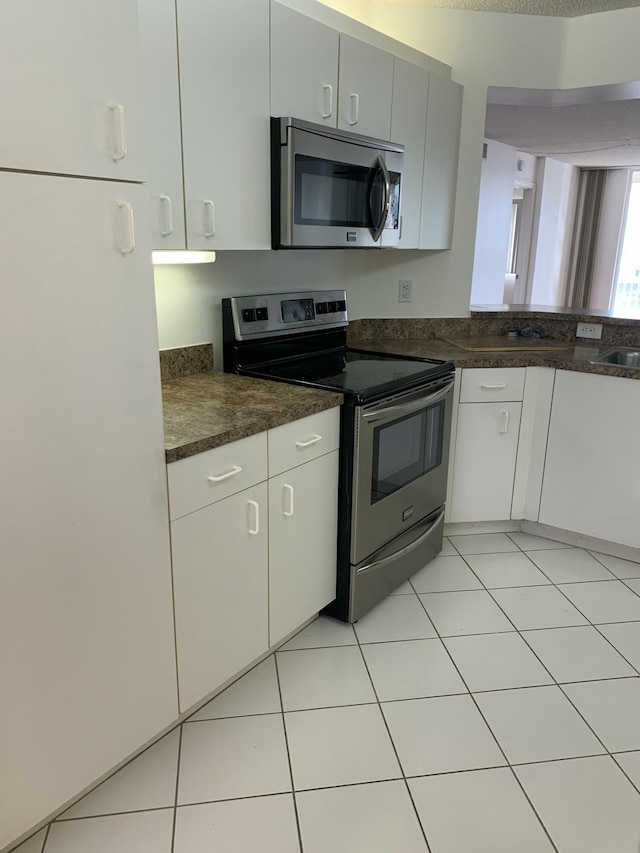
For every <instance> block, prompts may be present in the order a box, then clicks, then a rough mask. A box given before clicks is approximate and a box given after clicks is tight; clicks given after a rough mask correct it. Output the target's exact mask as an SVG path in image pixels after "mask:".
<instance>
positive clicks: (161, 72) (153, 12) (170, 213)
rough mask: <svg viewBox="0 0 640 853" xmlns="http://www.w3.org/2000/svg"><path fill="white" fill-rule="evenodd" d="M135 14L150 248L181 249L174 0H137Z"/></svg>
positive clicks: (178, 103) (182, 209) (183, 242)
mask: <svg viewBox="0 0 640 853" xmlns="http://www.w3.org/2000/svg"><path fill="white" fill-rule="evenodd" d="M138 16H139V20H140V50H141V54H142V95H143V106H142V114H143V117H144V120H145V130H146V137H147V138H146V151H147V162H148V170H149V189H150V191H151V192H150V194H151V232H152V235H153V238H152V240H153V248H154V249H184V248H185V247H186V242H185V231H184V199H183V191H182V140H181V135H180V93H179V91H178V52H177V48H176V8H175V2H174V0H138Z"/></svg>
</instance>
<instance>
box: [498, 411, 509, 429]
mask: <svg viewBox="0 0 640 853" xmlns="http://www.w3.org/2000/svg"><path fill="white" fill-rule="evenodd" d="M500 414H501V415H502V417H503V418H504V429H501V430H500V433H501V434H502V435H504V434H505V433H507V432H509V412H508V411H507V410H506V409H503V410H502V411H501V412H500Z"/></svg>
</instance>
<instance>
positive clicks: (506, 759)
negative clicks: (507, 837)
mask: <svg viewBox="0 0 640 853" xmlns="http://www.w3.org/2000/svg"><path fill="white" fill-rule="evenodd" d="M420 603H421V604H422V606H423V607H424V603H423V602H422V601H421V602H420ZM496 603H497V602H496ZM498 606H499V605H498ZM424 609H425V613H426V612H427V611H426V608H424ZM501 609H502V608H501ZM503 612H504V611H503ZM428 615H429V614H428V613H427V616H428ZM505 615H506V614H505ZM507 618H509V617H507ZM509 621H511V620H509ZM434 627H435V626H434ZM516 631H517V629H516ZM436 632H437V628H436ZM517 633H518V634H519V633H520V632H519V631H517ZM438 639H439V640H440V642H441V643H442V645H443V647H444V649H445V651H446V653H447V655H448V656H449V659H450V660H451V663H452V665H453V666H454V667H455V670H456V672H457V673H458V675H459V676H460V679H461V680H462V683H463V684H464V686H465V687H466V688H467V690H468V691H469V696H470V697H471V701H472V702H473V704H474V705H475V707H476V710H477V711H478V713H479V714H480V717H481V718H482V720H483V722H484V724H485V726H486V727H487V729H488V731H489V733H490V734H491V737H492V738H493V739H494V741H495V743H496V746H497V747H498V749H499V750H500V752H501V754H502V756H503V757H504V760H505V762H506V766H507V767H508V768H509V771H510V772H511V775H512V777H513V778H514V779H515V780H516V784H517V785H518V787H519V788H520V790H521V791H522V794H523V796H524V797H525V799H526V801H527V802H528V803H529V806H530V807H531V810H532V812H533V813H534V815H535V816H536V818H537V819H538V823H539V824H540V826H541V827H542V831H543V832H544V834H545V835H546V836H547V838H548V839H549V843H550V844H551V846H552V847H553V849H554V851H555V853H560V851H559V850H558V848H557V847H556V845H555V843H554V841H553V839H552V837H551V833H550V832H549V830H548V829H547V827H546V826H545V824H544V822H543V820H542V818H541V817H540V815H539V814H538V811H537V809H536V808H535V806H534V805H533V802H532V801H531V799H530V798H529V795H528V794H527V792H526V791H525V789H524V786H523V785H522V783H521V781H520V779H519V778H518V776H517V774H516V772H515V771H514V769H513V767H512V765H511V762H510V761H509V759H508V757H507V754H506V752H505V751H504V749H503V748H502V745H501V744H500V741H499V740H498V738H497V737H496V735H495V733H494V731H493V729H492V728H491V726H490V725H489V723H488V722H487V720H486V718H485V716H484V714H483V713H482V709H481V708H480V706H479V705H478V702H477V701H476V698H475V696H474V695H473V693H472V692H471V690H469V685H468V684H467V682H466V680H465V678H464V676H463V675H462V673H461V672H460V670H459V669H458V666H457V664H456V662H455V660H454V658H453V656H452V654H451V652H450V651H449V649H448V648H447V645H446V643H445V642H443V639H442V637H441V636H440V634H439V633H438ZM545 669H546V667H545Z"/></svg>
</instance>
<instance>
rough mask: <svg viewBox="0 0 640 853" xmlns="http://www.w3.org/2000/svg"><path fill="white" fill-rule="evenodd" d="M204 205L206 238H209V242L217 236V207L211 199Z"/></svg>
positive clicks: (206, 200) (205, 201)
mask: <svg viewBox="0 0 640 853" xmlns="http://www.w3.org/2000/svg"><path fill="white" fill-rule="evenodd" d="M203 204H204V236H205V237H206V238H207V240H210V239H211V238H212V237H215V236H216V206H215V204H214V203H213V202H212V201H211V199H210V198H207V199H205V200H204V202H203Z"/></svg>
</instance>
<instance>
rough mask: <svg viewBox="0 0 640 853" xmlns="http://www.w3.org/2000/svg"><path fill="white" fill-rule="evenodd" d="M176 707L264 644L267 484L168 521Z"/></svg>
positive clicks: (237, 666)
mask: <svg viewBox="0 0 640 853" xmlns="http://www.w3.org/2000/svg"><path fill="white" fill-rule="evenodd" d="M171 540H172V554H173V578H174V581H173V583H174V596H175V619H176V644H177V650H178V682H179V689H180V710H181V711H185V710H186V709H187V708H190V707H191V706H192V705H194V704H195V703H196V702H197V701H198V700H199V699H202V698H203V697H204V696H206V695H207V694H208V693H210V692H211V690H213V689H214V688H215V687H216V686H217V685H219V684H222V683H223V682H225V681H226V680H227V679H228V678H230V677H231V676H232V675H234V673H236V672H238V671H239V670H241V669H242V668H243V667H244V666H246V665H247V664H248V663H250V662H251V661H252V660H254V659H255V658H257V657H259V656H260V655H261V654H262V653H263V652H264V651H266V650H267V648H268V645H269V643H268V636H267V634H268V631H267V609H266V606H265V602H266V601H267V596H268V588H267V587H268V565H267V485H266V483H258V484H257V485H256V486H253V487H252V488H250V489H246V490H245V491H242V492H239V493H238V494H236V495H232V496H231V497H229V498H225V499H224V500H221V501H218V502H217V503H214V504H212V505H211V506H208V507H204V509H200V510H198V511H197V512H193V513H190V514H189V515H185V516H184V517H183V518H179V519H177V521H174V522H173V523H172V525H171Z"/></svg>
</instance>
